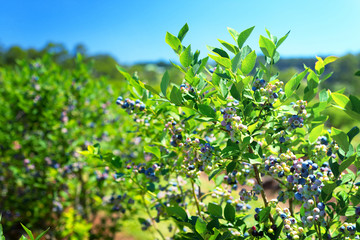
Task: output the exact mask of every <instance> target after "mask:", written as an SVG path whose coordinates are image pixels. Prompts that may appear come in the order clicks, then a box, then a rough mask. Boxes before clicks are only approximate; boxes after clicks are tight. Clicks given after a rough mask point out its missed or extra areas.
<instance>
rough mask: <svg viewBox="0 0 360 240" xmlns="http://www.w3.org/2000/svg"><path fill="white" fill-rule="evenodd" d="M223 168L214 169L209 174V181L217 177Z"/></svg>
mask: <svg viewBox="0 0 360 240" xmlns="http://www.w3.org/2000/svg"><path fill="white" fill-rule="evenodd" d="M221 170H222V169H221V168H218V169H215V170H213V171H212V172H211V173H210V174H209V181H210V180H211V179H212V178H213V177H215V176H216V175H217V174H218V173H219V172H220V171H221Z"/></svg>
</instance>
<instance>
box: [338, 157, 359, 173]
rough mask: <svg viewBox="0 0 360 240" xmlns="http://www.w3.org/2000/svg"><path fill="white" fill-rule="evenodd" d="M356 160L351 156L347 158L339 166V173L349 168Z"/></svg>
mask: <svg viewBox="0 0 360 240" xmlns="http://www.w3.org/2000/svg"><path fill="white" fill-rule="evenodd" d="M355 160H356V156H355V155H352V156H351V157H349V158H348V159H346V160H345V161H343V162H342V163H341V164H340V167H339V172H340V173H342V172H343V171H344V170H345V169H347V168H348V167H350V165H351V164H352V163H353V162H354V161H355Z"/></svg>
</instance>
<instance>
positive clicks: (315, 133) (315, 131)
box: [309, 124, 324, 143]
mask: <svg viewBox="0 0 360 240" xmlns="http://www.w3.org/2000/svg"><path fill="white" fill-rule="evenodd" d="M323 130H324V124H320V125H319V126H316V127H314V128H313V130H312V131H311V132H310V134H309V141H310V143H314V142H316V140H317V139H318V137H320V135H321V133H322V131H323Z"/></svg>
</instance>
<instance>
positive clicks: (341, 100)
mask: <svg viewBox="0 0 360 240" xmlns="http://www.w3.org/2000/svg"><path fill="white" fill-rule="evenodd" d="M331 98H332V99H333V100H334V102H336V104H337V105H338V106H340V107H342V108H344V109H351V102H350V99H349V98H348V97H347V96H345V95H344V94H341V93H336V92H334V93H331Z"/></svg>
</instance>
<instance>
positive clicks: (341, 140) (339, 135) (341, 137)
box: [331, 127, 350, 152]
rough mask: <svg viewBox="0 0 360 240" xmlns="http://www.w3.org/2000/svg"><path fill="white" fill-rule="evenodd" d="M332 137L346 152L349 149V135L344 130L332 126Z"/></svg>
mask: <svg viewBox="0 0 360 240" xmlns="http://www.w3.org/2000/svg"><path fill="white" fill-rule="evenodd" d="M331 137H332V139H334V140H335V141H336V143H337V144H338V145H339V146H340V148H341V149H342V150H344V151H345V152H347V151H349V145H350V144H349V137H348V135H346V133H344V132H343V131H341V130H339V129H336V128H334V127H332V128H331Z"/></svg>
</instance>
